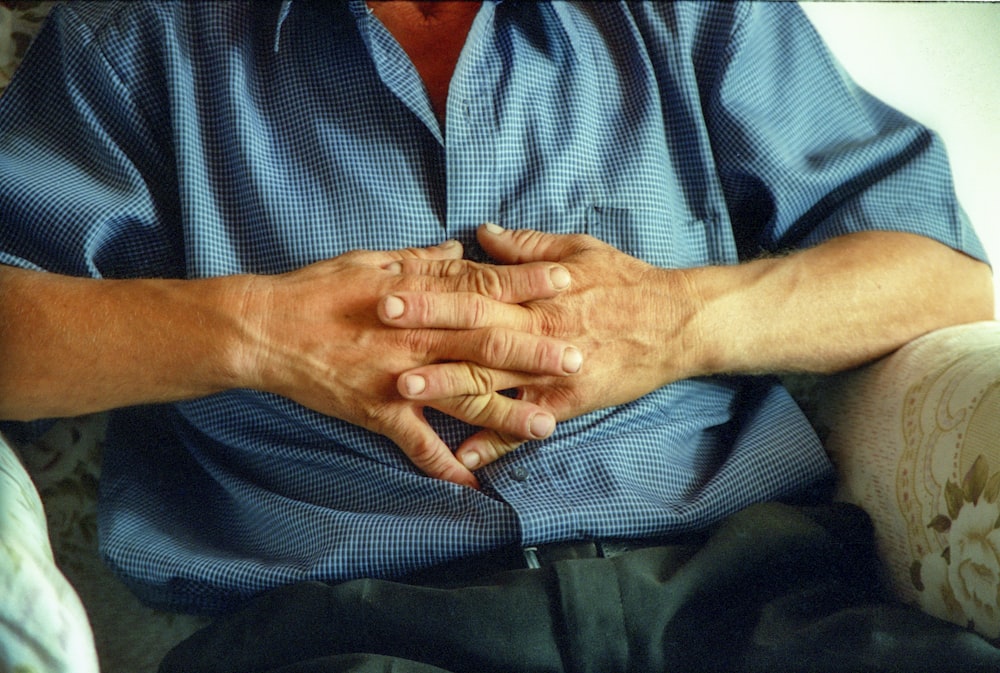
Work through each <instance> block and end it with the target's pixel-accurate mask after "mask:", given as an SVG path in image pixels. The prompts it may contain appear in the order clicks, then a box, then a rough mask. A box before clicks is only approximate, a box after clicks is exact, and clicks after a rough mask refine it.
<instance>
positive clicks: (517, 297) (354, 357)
mask: <svg viewBox="0 0 1000 673" xmlns="http://www.w3.org/2000/svg"><path fill="white" fill-rule="evenodd" d="M461 252H462V250H461V246H460V245H459V244H457V243H452V244H446V245H444V246H437V247H433V248H423V249H407V250H396V251H390V252H351V253H347V254H344V255H341V256H339V257H337V258H334V259H331V260H327V261H323V262H319V263H316V264H313V265H311V266H308V267H305V268H303V269H299V270H297V271H293V272H290V273H287V274H284V275H280V276H251V277H248V278H247V283H248V285H247V288H246V292H245V296H246V297H247V304H246V306H245V309H244V311H243V325H244V333H243V343H244V350H243V352H242V354H241V357H240V361H241V362H242V368H243V371H245V372H247V373H248V376H249V380H248V385H246V386H245V387H251V388H256V389H260V390H266V391H269V392H274V393H278V394H281V395H283V396H285V397H288V398H290V399H292V400H295V401H296V402H298V403H300V404H303V405H304V406H307V407H309V408H311V409H314V410H316V411H319V412H321V413H324V414H326V415H329V416H334V417H337V418H340V419H342V420H345V421H348V422H350V423H353V424H355V425H359V426H362V427H364V428H367V429H369V430H372V431H373V432H377V433H379V434H381V435H385V436H386V437H388V438H389V439H391V440H392V441H393V442H394V443H396V444H397V445H398V446H399V448H400V449H401V450H402V451H403V452H404V453H405V454H406V455H407V456H408V457H409V459H410V460H411V461H412V462H413V463H414V464H415V465H416V466H417V467H419V468H420V469H421V470H423V471H424V472H425V473H427V474H428V475H430V476H432V477H437V478H441V479H446V480H448V481H453V482H456V483H459V484H464V485H467V486H472V487H476V486H477V485H478V482H477V480H476V478H475V477H474V476H473V474H472V472H471V471H469V469H468V468H466V467H465V466H463V465H462V464H461V463H460V462H459V461H458V460H457V459H456V458H455V456H454V454H453V453H452V451H451V450H450V449H449V448H448V447H447V446H446V445H445V444H444V442H443V441H442V440H441V439H440V438H439V437H438V435H437V434H436V433H435V431H434V430H433V429H432V428H431V426H430V425H429V424H428V423H427V421H426V420H425V418H424V414H423V403H421V402H416V401H414V400H407V399H403V398H402V397H401V396H400V394H399V392H398V389H397V386H396V380H397V378H398V376H399V374H400V373H401V372H403V371H406V370H408V369H411V368H413V367H416V366H421V365H424V364H430V363H435V362H442V361H462V362H469V363H476V364H480V365H487V366H490V367H492V368H494V369H501V370H506V371H510V372H523V373H524V374H527V375H539V374H542V375H555V376H566V375H569V374H572V373H574V372H575V371H576V369H577V368H578V365H577V360H578V357H577V356H578V352H574V351H575V349H574V348H573V347H572V346H571V345H570V344H569V343H567V342H565V341H562V340H559V339H552V338H546V337H537V336H533V335H528V334H523V333H520V332H517V331H513V330H509V329H503V328H492V327H491V328H484V329H480V330H472V331H469V330H448V329H418V330H399V329H394V328H391V327H387V326H385V325H384V324H383V323H382V322H381V321H380V320H379V315H378V311H386V310H392V307H391V305H390V306H388V307H387V305H386V304H385V303H384V302H380V300H381V299H382V298H384V297H385V296H387V295H391V294H394V293H398V292H405V291H407V290H411V291H412V290H418V289H419V290H422V291H432V292H461V293H468V292H475V293H480V294H485V295H488V296H490V297H492V298H493V299H497V300H500V301H503V302H508V303H521V302H525V301H531V300H534V299H542V298H546V297H552V296H553V295H555V294H556V293H558V292H559V290H560V289H562V287H563V286H565V282H566V281H567V280H568V278H567V276H566V273H565V269H563V268H562V267H561V266H559V265H555V264H551V263H539V264H528V265H522V266H517V267H515V266H509V267H494V266H489V265H480V264H475V263H472V262H467V261H462V260H461ZM415 257H419V258H422V259H426V260H430V261H432V262H433V263H436V264H439V265H441V266H442V268H443V270H442V272H441V273H440V274H438V275H436V276H433V275H419V276H418V275H404V274H402V273H401V272H400V268H401V264H399V262H401V261H403V260H405V259H413V258H415ZM553 271H555V274H553ZM553 278H554V279H555V280H553ZM435 407H436V408H438V409H439V410H440V411H442V412H444V413H446V414H448V415H449V416H453V417H454V418H457V419H459V420H461V421H464V422H466V423H469V424H471V425H474V426H477V427H481V428H488V429H493V430H496V431H498V432H504V433H507V434H511V435H514V436H517V437H521V438H523V439H541V438H544V437H547V436H548V435H549V434H551V432H552V431H553V430H554V428H555V418H554V417H553V415H552V414H551V412H549V411H547V410H545V409H543V408H542V407H541V406H539V405H536V404H529V403H526V402H523V401H516V400H512V399H510V398H508V397H505V396H503V395H501V394H497V393H493V392H491V393H489V394H485V395H467V396H461V397H456V398H453V399H451V400H445V401H444V402H443V403H442V402H441V401H436V403H435Z"/></svg>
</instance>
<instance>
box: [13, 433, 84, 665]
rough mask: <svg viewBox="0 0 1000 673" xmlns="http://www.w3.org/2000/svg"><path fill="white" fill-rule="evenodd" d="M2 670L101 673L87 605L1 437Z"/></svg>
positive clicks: (33, 493) (18, 464)
mask: <svg viewBox="0 0 1000 673" xmlns="http://www.w3.org/2000/svg"><path fill="white" fill-rule="evenodd" d="M0 596H3V600H2V601H0V670H3V671H12V672H16V673H63V672H65V673H97V671H98V665H97V653H96V651H95V647H94V639H93V635H92V633H91V629H90V624H89V622H88V620H87V615H86V612H85V611H84V609H83V604H82V603H81V602H80V599H79V597H78V596H77V594H76V592H75V591H74V590H73V588H72V586H70V584H69V582H68V581H67V580H66V578H65V577H64V576H63V574H62V573H61V572H60V571H59V568H58V567H57V566H56V564H55V560H54V559H53V556H52V549H51V547H50V546H49V538H48V534H47V530H46V520H45V512H44V510H43V509H42V502H41V500H40V499H39V496H38V492H37V491H36V490H35V487H34V485H33V484H32V482H31V479H30V478H29V477H28V474H27V472H25V470H24V468H23V466H22V465H21V462H20V461H19V459H18V457H17V455H15V453H14V450H13V449H12V448H11V447H10V445H9V444H8V443H7V442H6V441H5V440H4V439H3V437H2V436H0Z"/></svg>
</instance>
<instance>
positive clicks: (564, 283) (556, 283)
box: [549, 266, 571, 290]
mask: <svg viewBox="0 0 1000 673" xmlns="http://www.w3.org/2000/svg"><path fill="white" fill-rule="evenodd" d="M570 280H571V279H570V276H569V271H567V270H566V269H564V268H563V267H561V266H554V267H552V268H551V269H549V282H550V283H552V287H553V288H555V289H557V290H565V289H566V288H567V287H569V282H570Z"/></svg>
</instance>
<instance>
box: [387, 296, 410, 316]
mask: <svg viewBox="0 0 1000 673" xmlns="http://www.w3.org/2000/svg"><path fill="white" fill-rule="evenodd" d="M405 308H406V304H404V303H403V300H402V299H400V298H399V297H395V296H389V297H386V298H385V301H384V302H382V311H384V312H385V317H386V318H389V319H390V320H394V319H395V318H398V317H400V316H401V315H403V310H404V309H405Z"/></svg>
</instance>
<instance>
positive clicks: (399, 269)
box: [385, 262, 403, 273]
mask: <svg viewBox="0 0 1000 673" xmlns="http://www.w3.org/2000/svg"><path fill="white" fill-rule="evenodd" d="M385 270H386V271H388V272H389V273H403V265H402V264H401V263H400V262H392V263H390V264H387V265H386V267H385Z"/></svg>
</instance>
